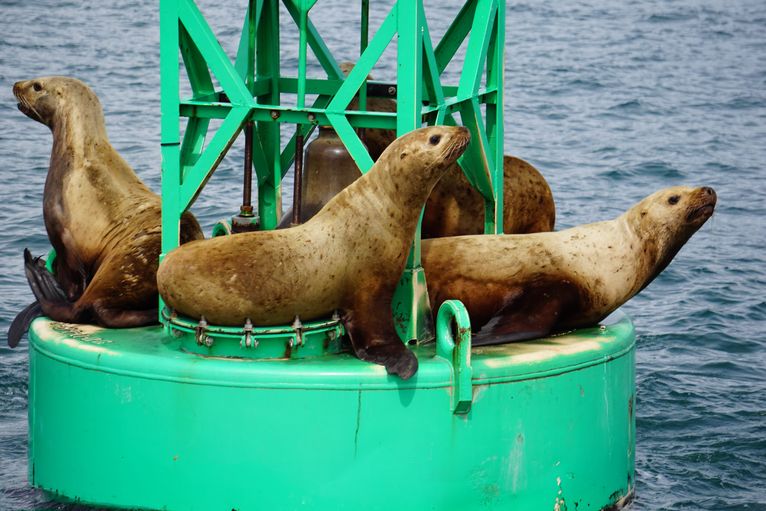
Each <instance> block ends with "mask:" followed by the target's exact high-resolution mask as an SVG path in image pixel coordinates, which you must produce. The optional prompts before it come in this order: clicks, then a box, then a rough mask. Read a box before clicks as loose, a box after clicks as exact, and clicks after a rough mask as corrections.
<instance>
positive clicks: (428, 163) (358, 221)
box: [157, 126, 470, 379]
mask: <svg viewBox="0 0 766 511" xmlns="http://www.w3.org/2000/svg"><path fill="white" fill-rule="evenodd" d="M469 139H470V135H469V133H468V130H466V129H465V128H454V127H446V126H437V127H432V128H422V129H418V130H415V131H413V132H411V133H408V134H407V135H404V136H402V137H400V138H399V139H397V140H396V141H395V142H394V143H393V144H391V146H390V147H389V148H388V149H387V150H386V151H385V152H384V153H383V155H381V157H380V158H379V159H378V161H377V163H376V164H375V165H374V166H373V167H372V169H371V170H370V171H369V172H368V173H367V174H365V175H364V176H362V177H360V178H359V179H358V180H357V181H355V182H354V183H352V184H351V185H350V186H348V187H347V188H345V189H344V190H343V191H342V192H341V193H339V194H338V195H336V196H335V197H334V198H333V199H332V200H330V202H328V203H327V205H325V207H324V208H322V209H321V210H320V211H319V213H317V214H316V216H314V217H313V218H312V219H311V220H309V221H308V222H306V223H305V224H301V225H299V226H297V227H292V228H289V229H282V230H275V231H260V232H248V233H241V234H234V235H231V236H221V237H218V238H213V239H209V240H204V241H196V242H192V243H188V244H186V245H184V246H182V247H179V248H178V249H176V250H174V251H173V252H171V253H170V254H168V255H167V256H166V257H165V259H164V261H163V262H162V264H160V268H159V271H158V272H157V282H158V284H159V290H160V294H161V295H162V297H163V299H164V300H165V303H167V304H168V305H169V306H170V307H172V308H173V309H175V310H176V311H178V312H180V313H182V314H184V315H187V316H190V317H193V318H200V317H202V316H204V317H205V319H206V320H207V321H208V322H210V323H214V324H219V325H243V324H245V322H246V321H247V319H248V318H249V319H250V320H251V321H252V323H253V324H256V325H275V324H284V323H290V322H292V321H293V319H294V318H295V317H296V316H299V317H300V319H301V320H311V319H315V318H319V317H323V316H327V315H329V314H331V313H332V312H333V311H334V310H339V311H340V312H342V316H343V319H344V322H345V326H346V331H347V332H348V333H349V337H350V339H351V344H352V347H353V349H354V352H355V354H356V356H358V357H359V358H360V359H363V360H367V361H370V362H375V363H377V364H381V365H384V366H385V367H386V370H387V371H388V372H389V373H391V374H398V375H399V376H401V377H402V378H404V379H407V378H409V377H410V376H412V375H413V374H414V373H415V371H416V370H417V359H416V358H415V356H414V355H413V354H412V352H410V351H409V350H408V349H407V347H406V346H405V345H404V344H403V343H402V342H401V341H400V340H399V339H398V337H397V335H396V332H395V330H394V323H393V318H392V315H391V300H392V297H393V293H394V289H395V288H396V285H397V283H398V281H399V278H400V277H401V275H402V272H403V270H404V266H405V263H406V260H407V255H408V254H409V251H410V246H411V244H412V240H413V237H414V235H415V229H416V226H417V222H418V217H419V216H420V210H421V209H422V207H423V204H425V201H426V198H427V197H428V194H429V193H430V192H431V189H432V188H433V186H434V184H435V183H436V181H438V180H439V178H441V177H442V175H443V174H444V172H445V170H446V169H447V167H448V166H449V165H450V164H451V163H452V162H454V161H455V160H456V159H457V158H458V157H459V156H460V154H462V152H463V151H464V150H465V148H466V146H467V145H468V142H469Z"/></svg>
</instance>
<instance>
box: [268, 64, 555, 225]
mask: <svg viewBox="0 0 766 511" xmlns="http://www.w3.org/2000/svg"><path fill="white" fill-rule="evenodd" d="M340 68H341V71H343V73H344V74H345V75H348V74H349V73H350V72H351V70H352V69H353V68H354V64H353V63H352V62H341V64H340ZM367 79H368V80H372V76H371V75H368V76H367ZM358 109H359V99H358V97H357V96H355V97H354V99H353V100H352V101H351V103H350V104H349V106H348V110H358ZM367 110H368V111H370V112H389V113H396V101H394V100H393V99H389V98H378V97H368V98H367ZM395 138H396V131H395V130H387V129H378V128H368V129H365V130H364V142H365V145H366V146H367V150H368V152H369V153H370V157H371V158H372V159H373V161H375V160H377V159H378V157H379V156H380V154H382V153H383V151H384V150H385V149H386V147H388V146H389V145H390V144H391V142H393V140H394V139H395ZM337 191H340V188H339V189H338V190H337ZM336 193H337V192H336ZM291 212H292V210H290V211H289V212H288V214H286V215H284V216H283V217H282V221H281V222H280V227H287V226H288V225H290V218H291V216H292V215H291ZM302 216H305V217H310V216H311V214H310V213H305V212H303V211H302ZM555 222H556V205H555V203H554V201H553V194H552V193H551V189H550V186H548V183H547V181H546V180H545V178H544V177H543V175H542V174H541V173H540V171H538V170H537V169H536V168H535V167H534V166H532V165H531V164H530V163H528V162H526V161H524V160H522V159H521V158H517V157H515V156H508V155H506V156H505V157H504V158H503V232H504V233H506V234H526V233H533V232H547V231H552V230H553V226H554V224H555ZM483 232H484V199H483V198H482V196H481V194H480V193H479V192H478V191H476V190H475V189H474V188H473V187H472V186H471V184H470V183H469V182H468V179H467V178H466V177H465V174H464V173H463V171H462V169H461V168H460V166H459V165H458V164H457V163H455V164H454V165H452V166H451V167H450V168H449V170H448V171H447V172H446V173H445V175H444V177H443V178H442V179H441V180H440V181H439V182H438V183H437V184H436V186H435V187H434V190H433V192H431V196H430V197H429V198H428V201H427V202H426V207H425V211H424V213H423V224H422V229H421V237H422V238H441V237H445V236H460V235H465V234H482V233H483Z"/></svg>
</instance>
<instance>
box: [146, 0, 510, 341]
mask: <svg viewBox="0 0 766 511" xmlns="http://www.w3.org/2000/svg"><path fill="white" fill-rule="evenodd" d="M282 3H283V4H284V6H285V7H286V8H287V11H288V13H289V15H290V17H291V18H292V19H293V21H294V22H295V25H296V28H297V30H298V34H299V48H298V74H297V76H282V74H281V70H280V61H279V55H280V48H279V26H280V25H279V0H250V1H249V5H248V8H247V11H246V13H245V17H244V22H243V28H242V33H241V37H240V42H239V46H238V52H237V56H236V60H235V62H232V61H231V60H230V59H229V58H228V56H227V55H226V54H225V52H224V51H223V49H222V48H221V45H220V44H219V42H218V40H217V39H216V36H215V34H214V32H213V30H212V29H211V28H210V26H209V25H208V24H207V22H206V20H205V18H204V17H203V15H202V13H201V12H200V10H199V9H198V8H197V6H196V5H195V3H194V1H193V0H161V1H160V63H161V81H162V96H161V106H162V201H163V208H162V215H163V216H162V233H163V235H162V254H163V256H164V255H165V254H167V253H168V252H170V251H171V250H173V249H174V248H176V247H178V245H179V225H180V218H181V214H182V213H183V212H184V211H185V210H187V209H188V208H189V207H190V206H191V205H192V203H193V202H194V200H195V199H196V198H197V196H198V195H199V193H200V192H201V190H202V188H203V187H204V185H205V183H206V182H207V180H208V179H209V178H210V176H211V175H212V173H213V172H214V171H215V169H216V167H217V166H218V164H219V163H220V162H221V160H222V159H223V158H224V156H225V155H226V152H227V151H228V149H229V147H230V146H231V145H232V143H233V142H234V141H235V140H236V138H237V137H238V136H239V134H240V132H241V131H242V129H243V127H244V125H245V124H246V123H248V122H251V121H253V122H254V123H255V128H254V130H253V133H254V135H253V165H254V167H255V172H256V176H257V186H258V214H259V217H260V228H261V229H273V228H275V227H276V225H277V222H278V220H279V215H280V210H281V205H280V183H281V180H282V178H283V177H284V175H285V173H286V172H287V170H288V168H289V167H290V166H291V165H292V161H293V158H294V150H295V139H296V136H297V135H298V134H299V133H300V134H302V135H304V136H308V135H310V133H311V131H312V130H313V129H314V128H315V127H316V126H318V125H320V126H321V125H323V126H332V127H333V128H334V129H335V131H336V132H337V133H338V135H339V137H340V138H341V140H342V141H343V143H344V144H345V145H346V147H347V149H348V151H349V153H350V154H351V156H352V157H353V158H354V161H356V163H357V165H358V166H359V168H360V170H361V171H362V172H367V171H368V170H369V169H370V168H371V167H372V165H373V161H372V159H371V158H370V155H369V154H368V152H367V150H366V149H365V146H364V144H363V143H362V141H361V140H360V138H359V136H358V135H357V132H356V130H355V128H387V129H396V132H397V134H398V135H403V134H405V133H407V132H409V131H412V130H414V129H416V128H419V127H421V126H422V125H423V124H424V123H426V124H431V125H433V124H456V119H455V116H454V114H456V113H458V114H459V115H460V118H461V122H462V124H463V125H464V126H466V127H467V128H468V129H469V130H470V131H471V135H472V142H471V145H470V146H469V148H468V150H467V151H466V153H465V154H464V155H463V157H462V158H461V160H460V164H461V166H462V167H463V169H464V171H465V173H466V176H467V177H468V179H469V181H470V183H471V184H472V185H473V186H474V187H475V188H476V189H477V190H478V191H479V192H480V193H481V195H482V196H483V197H484V200H485V204H486V215H485V219H486V220H485V232H487V233H498V232H502V207H503V204H502V197H503V193H502V185H503V169H502V160H503V122H502V115H503V103H502V98H503V68H504V55H503V53H504V37H505V35H504V32H505V30H504V20H505V5H504V2H502V1H500V0H467V1H466V3H465V5H464V6H463V7H462V9H461V10H460V11H459V13H458V14H457V16H456V18H455V19H454V21H453V22H452V23H451V25H450V27H449V29H448V30H447V32H446V33H445V35H444V37H443V38H442V39H441V41H439V43H438V44H437V45H436V46H435V47H434V46H433V44H432V40H431V35H430V31H429V28H428V23H427V21H426V15H425V10H424V8H423V4H422V0H398V1H397V2H396V3H395V4H394V5H393V7H392V8H391V10H390V12H389V13H388V15H387V16H386V18H385V20H384V21H383V23H382V25H381V26H380V28H379V29H378V31H377V32H376V33H375V34H374V35H373V36H372V37H371V38H370V37H368V34H367V30H368V24H369V23H368V10H369V0H362V1H361V7H362V8H361V26H362V34H361V37H360V55H359V59H358V61H357V63H356V64H355V66H354V68H353V70H352V71H351V72H350V73H349V75H348V76H347V77H344V76H343V73H342V72H341V70H340V67H339V66H338V63H337V61H336V60H335V58H334V57H333V56H332V54H331V53H330V51H329V49H328V47H327V45H326V44H325V43H324V41H323V39H322V37H321V35H320V33H319V32H318V30H317V29H316V27H315V26H314V24H313V23H312V22H311V19H310V17H309V11H310V10H311V9H312V7H314V5H315V4H316V0H282ZM394 37H398V43H397V48H398V51H397V77H396V82H395V84H391V86H394V87H395V88H396V99H397V111H396V113H395V114H394V113H383V112H369V111H366V110H365V109H364V107H365V104H366V99H367V96H368V94H369V92H368V90H367V85H368V84H367V81H368V80H367V76H368V74H369V73H370V71H371V70H372V69H373V67H374V66H375V64H376V63H377V61H378V59H380V57H381V55H382V54H383V52H384V50H385V49H386V47H387V46H388V45H389V43H390V42H391V41H392V40H393V38H394ZM466 38H467V39H468V40H467V50H466V55H465V64H464V66H463V68H462V72H461V74H460V79H459V83H458V84H457V85H446V84H443V83H442V79H441V76H442V74H443V72H444V70H445V69H446V67H447V65H448V64H449V63H450V62H451V61H452V60H453V58H454V57H455V54H456V52H457V50H458V49H459V48H460V46H461V45H462V44H463V42H464V41H465V40H466ZM309 48H310V49H311V51H312V52H313V53H314V55H315V56H316V57H317V59H318V61H319V63H320V65H321V66H322V68H323V70H324V72H325V73H326V75H327V78H326V79H309V78H308V77H307V72H306V69H307V66H306V64H307V54H308V49H309ZM179 49H180V54H181V56H182V59H183V64H184V67H185V69H186V75H187V77H188V80H189V84H190V86H191V90H192V96H191V97H189V98H183V99H182V98H181V97H180V92H179V90H180V89H179V81H180V72H179V63H178V60H179V58H178V55H179ZM213 76H215V78H216V79H217V81H218V83H219V84H220V89H216V88H215V86H214V85H213V79H212V77H213ZM484 76H486V80H485V85H484V86H482V79H483V77H484ZM285 94H293V95H295V96H296V97H297V99H296V101H295V106H285V105H283V104H282V100H283V95H285ZM307 95H317V98H316V99H315V101H314V102H313V104H311V105H307V104H306V96H307ZM357 95H358V96H359V99H360V110H353V111H351V110H347V108H348V106H349V104H350V103H351V101H352V100H353V99H354V97H355V96H357ZM482 106H484V107H483V108H482ZM181 118H187V119H188V121H187V124H186V129H185V132H184V136H183V139H181V135H180V121H181ZM210 119H220V120H222V122H221V125H220V127H219V128H218V130H217V131H216V133H215V134H214V135H213V136H212V137H210V139H209V141H207V143H205V142H206V138H207V135H208V128H209V124H210ZM282 123H289V124H293V125H296V126H297V128H296V130H295V131H296V133H295V136H293V138H292V140H291V142H290V143H289V144H288V145H287V147H285V148H284V149H282V148H281V147H280V134H281V126H282ZM393 302H394V307H393V308H394V310H393V314H394V315H395V317H396V321H395V323H396V324H397V325H404V326H403V327H401V330H400V332H399V333H400V336H401V337H402V339H404V340H411V339H418V340H426V339H430V338H433V327H432V324H431V314H430V309H429V305H428V295H427V291H426V287H425V275H424V273H423V269H422V267H421V265H420V231H419V230H418V233H417V236H416V239H415V243H414V245H413V249H412V252H411V254H410V257H409V260H408V263H407V268H406V270H405V273H404V275H403V276H402V281H401V283H400V286H399V288H398V290H397V293H396V295H395V297H394V300H393ZM160 306H161V307H162V304H161V305H160Z"/></svg>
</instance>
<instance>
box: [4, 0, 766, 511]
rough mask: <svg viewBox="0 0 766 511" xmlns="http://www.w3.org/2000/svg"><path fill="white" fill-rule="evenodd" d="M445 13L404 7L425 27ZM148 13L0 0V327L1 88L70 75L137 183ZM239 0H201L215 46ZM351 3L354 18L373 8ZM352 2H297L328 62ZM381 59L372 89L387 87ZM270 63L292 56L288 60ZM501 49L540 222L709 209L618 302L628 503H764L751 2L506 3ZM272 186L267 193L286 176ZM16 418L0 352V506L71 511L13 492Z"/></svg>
mask: <svg viewBox="0 0 766 511" xmlns="http://www.w3.org/2000/svg"><path fill="white" fill-rule="evenodd" d="M459 3H460V2H458V1H456V0H444V1H437V0H430V1H428V0H426V8H427V16H428V18H429V20H430V22H431V23H432V31H433V33H434V34H435V35H438V34H440V33H442V32H443V30H444V27H445V26H446V23H447V21H448V20H449V19H451V18H452V17H453V16H454V14H455V12H456V11H457V9H458V7H459V5H458V4H459ZM157 4H158V2H156V1H155V0H134V1H131V2H126V1H123V2H101V1H96V0H82V1H77V2H75V1H65V0H59V1H55V2H54V1H52V0H38V1H37V2H28V1H25V0H0V177H1V181H0V182H1V183H2V186H0V224H2V225H3V229H2V231H0V264H2V269H3V271H2V273H0V290H2V291H1V292H0V330H2V331H5V329H7V327H8V325H9V323H10V320H11V319H12V318H13V317H14V316H15V314H16V313H17V312H18V311H19V310H20V309H21V308H22V307H23V306H25V305H26V304H27V303H29V302H30V301H31V296H32V295H31V292H30V291H29V289H28V287H27V285H26V282H25V279H24V276H23V268H22V250H23V248H24V247H29V248H30V249H31V250H32V251H33V252H34V253H38V254H41V253H44V252H46V251H47V250H48V244H47V237H46V234H45V229H44V226H43V221H42V208H41V204H42V190H43V183H44V180H45V174H46V171H47V167H48V158H49V151H50V145H51V136H50V134H49V131H48V129H47V128H46V127H44V126H43V125H41V124H38V123H36V122H34V121H32V120H30V119H28V118H26V117H25V116H24V115H22V114H21V113H20V112H18V111H17V110H16V102H15V100H14V98H13V96H12V94H11V86H12V84H13V83H14V82H15V81H16V80H21V79H28V78H32V77H36V76H41V75H51V74H64V75H71V76H75V77H78V78H80V79H82V80H84V81H86V82H87V83H89V84H90V85H91V86H92V87H93V88H94V89H95V90H96V92H97V93H98V95H99V96H100V98H101V101H102V104H103V106H104V111H105V114H106V121H107V128H108V131H109V135H110V138H111V141H112V143H113V145H114V146H115V147H116V148H117V149H118V150H119V151H120V152H121V153H122V155H123V156H124V157H125V158H126V159H127V160H128V162H130V163H131V164H132V165H133V166H134V168H135V169H136V171H137V172H138V174H139V175H140V176H141V177H142V178H143V179H144V180H145V181H146V182H147V183H148V184H149V185H150V186H151V187H153V188H154V189H155V190H158V189H159V169H160V150H159V75H158V69H159V64H158V55H159V51H158V41H159V31H158V7H157ZM243 4H244V2H243V1H241V0H240V1H232V2H212V1H210V0H205V1H203V2H201V5H202V8H203V11H204V12H205V14H206V15H207V16H208V17H209V19H210V20H211V24H212V25H213V26H214V28H215V29H216V31H217V33H218V34H219V37H220V38H221V40H222V42H223V44H224V47H225V48H226V49H227V50H228V51H233V49H234V48H235V38H236V36H237V34H238V31H239V26H240V24H241V16H242V14H243V13H244V9H243ZM372 4H373V5H372V26H373V28H375V27H376V26H377V25H378V24H379V23H380V21H381V19H382V16H383V15H384V14H385V13H386V10H387V6H388V5H390V0H387V1H384V2H377V1H376V2H372ZM357 10H358V7H356V4H353V5H352V7H351V8H349V4H348V3H347V2H343V1H340V0H322V1H321V2H319V3H318V4H317V7H315V9H314V11H313V12H312V16H313V17H314V19H315V22H316V23H317V25H318V26H319V29H320V31H321V32H322V34H323V35H324V36H325V38H326V40H327V42H328V44H329V46H330V47H331V48H332V49H333V51H335V52H336V55H337V56H338V58H339V59H342V60H353V59H354V55H355V52H356V45H357V41H358V35H357V32H356V30H357V28H356V25H355V20H356V17H357V16H356V11H357ZM285 27H287V24H285ZM289 39H290V37H289V36H286V40H289ZM394 55H395V54H394V53H393V51H391V50H390V51H388V52H387V54H386V56H385V57H384V63H383V64H382V65H381V66H379V69H376V70H375V73H374V74H375V77H376V78H379V79H389V78H391V73H392V71H393V69H394V67H393V63H394V60H393V59H394ZM284 57H285V62H286V63H287V65H288V66H289V65H294V63H295V52H294V51H291V50H286V51H285V54H284ZM506 57H507V75H506V109H505V113H506V122H505V129H506V140H505V143H506V152H507V153H510V154H514V155H517V156H520V157H523V158H525V159H527V160H529V161H530V162H532V163H533V164H535V165H536V166H537V167H538V168H539V169H540V170H541V171H542V172H543V173H544V175H545V176H546V178H547V179H548V181H549V183H550V184H551V188H552V190H553V193H554V197H555V199H556V203H557V208H558V222H557V228H559V229H561V228H565V227H569V226H573V225H577V224H581V223H587V222H593V221H597V220H602V219H608V218H612V217H614V216H616V215H618V214H619V213H621V212H622V211H624V210H625V209H626V208H628V207H629V206H630V205H632V204H633V203H635V202H636V201H638V200H639V199H641V198H642V197H644V196H645V195H648V194H649V193H651V192H652V191H654V190H656V189H659V188H663V187H666V186H672V185H676V184H690V185H707V186H712V187H713V188H715V189H716V191H717V192H718V196H719V204H718V207H717V210H716V213H715V215H714V216H713V218H712V219H711V220H710V221H709V222H708V223H707V224H706V225H705V226H704V227H703V228H702V229H701V230H700V231H699V232H698V233H697V234H696V235H695V236H694V237H693V238H692V239H691V240H690V241H689V243H688V244H687V246H686V247H684V249H683V250H682V251H681V252H680V253H679V254H678V256H677V257H676V259H675V261H674V262H673V263H672V264H671V265H670V266H669V267H668V268H667V270H666V271H665V272H664V273H663V274H662V275H661V276H660V277H659V278H658V279H657V280H656V281H655V282H654V283H652V284H651V285H650V286H649V287H648V288H647V289H645V290H644V291H643V292H642V293H641V294H640V295H638V296H637V297H635V298H634V299H632V300H631V301H630V302H629V303H628V304H626V305H625V306H624V308H623V310H624V311H626V312H627V313H628V314H629V315H630V316H631V317H632V318H633V320H634V322H635V324H636V328H637V331H638V351H637V357H638V362H637V385H638V398H637V459H636V469H637V487H636V499H635V501H634V502H633V504H631V507H630V509H631V510H633V511H635V510H657V509H672V510H681V509H707V510H740V509H742V510H757V509H761V510H763V509H766V397H764V396H766V329H765V328H764V327H765V326H766V325H765V323H764V319H766V264H765V262H766V255H765V254H766V251H765V250H764V248H766V227H764V217H766V185H765V184H764V176H766V173H764V169H763V166H764V165H765V164H766V2H764V1H763V0H728V1H723V0H705V1H703V0H672V1H670V0H629V1H623V2H613V1H607V0H570V1H567V2H563V1H561V2H549V1H544V0H534V1H530V0H521V1H512V2H510V3H508V4H507V45H506ZM458 70H459V63H458V64H457V65H456V66H454V67H452V68H450V70H449V73H451V74H452V76H453V77H454V74H455V72H456V71H458ZM241 154H242V147H241V143H238V144H236V145H235V147H234V148H233V150H232V155H231V157H230V158H227V159H226V160H225V161H224V163H223V164H222V166H221V168H220V169H219V170H218V171H217V173H216V175H215V176H214V178H213V179H212V180H211V182H210V184H209V186H208V188H207V189H206V190H205V192H204V194H203V196H202V197H201V198H200V200H199V201H198V203H197V204H195V207H194V212H195V213H196V214H197V215H198V217H199V218H200V219H201V221H202V223H203V224H204V226H205V229H206V231H207V232H209V230H210V228H211V227H212V224H213V223H214V222H215V221H216V220H217V219H218V218H222V217H226V216H229V215H230V214H231V213H232V212H233V211H235V210H236V209H237V207H238V204H239V200H240V192H239V190H240V188H239V184H238V183H239V178H238V177H237V176H239V173H240V166H241V163H240V162H241ZM285 190H286V192H285V200H286V201H289V191H290V190H291V184H290V183H289V180H288V182H286V184H285ZM26 414H27V345H26V341H24V342H23V343H22V345H21V346H20V347H19V348H17V349H15V350H10V349H8V348H7V347H6V346H5V345H4V342H3V344H2V345H1V346H0V510H5V509H69V510H71V509H82V508H76V507H72V506H64V505H61V504H55V503H52V502H49V501H48V500H47V499H46V497H45V496H44V495H43V494H41V493H39V492H37V491H35V490H33V489H31V488H30V487H29V486H28V484H27V482H26V470H27V462H26V431H27V416H26Z"/></svg>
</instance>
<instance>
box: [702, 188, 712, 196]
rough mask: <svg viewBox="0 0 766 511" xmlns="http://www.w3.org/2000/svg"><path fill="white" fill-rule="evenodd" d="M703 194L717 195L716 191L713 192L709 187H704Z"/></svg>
mask: <svg viewBox="0 0 766 511" xmlns="http://www.w3.org/2000/svg"><path fill="white" fill-rule="evenodd" d="M702 193H704V194H705V195H715V190H713V189H712V188H710V187H709V186H703V187H702Z"/></svg>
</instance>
